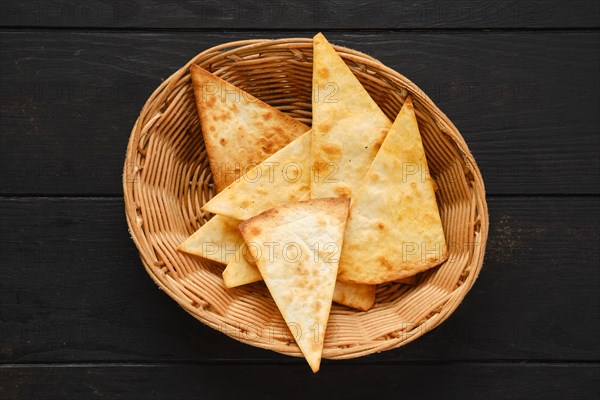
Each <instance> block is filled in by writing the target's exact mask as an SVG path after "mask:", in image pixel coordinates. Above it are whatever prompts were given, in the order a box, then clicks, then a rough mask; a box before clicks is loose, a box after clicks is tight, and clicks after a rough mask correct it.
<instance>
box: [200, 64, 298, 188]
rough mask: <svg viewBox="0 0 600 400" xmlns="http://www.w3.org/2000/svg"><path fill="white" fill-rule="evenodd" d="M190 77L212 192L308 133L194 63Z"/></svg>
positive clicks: (280, 113)
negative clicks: (213, 184)
mask: <svg viewBox="0 0 600 400" xmlns="http://www.w3.org/2000/svg"><path fill="white" fill-rule="evenodd" d="M190 74H191V76H192V81H193V84H194V95H195V97H196V104H197V107H198V114H199V116H200V122H201V125H202V135H203V136H204V143H205V145H206V151H207V153H208V159H209V162H210V168H211V171H212V174H213V179H214V181H215V185H216V187H217V191H221V190H223V189H225V188H226V187H227V186H228V185H229V184H230V183H232V182H233V181H234V180H235V179H236V178H237V177H239V176H240V175H241V174H242V173H243V172H244V171H245V167H246V166H248V165H251V166H254V165H256V164H258V163H260V162H261V161H263V160H264V159H265V158H267V157H268V156H270V155H271V154H273V153H275V152H276V151H277V150H279V149H281V148H282V147H283V146H285V145H286V144H288V143H289V142H291V141H292V140H294V139H295V138H297V137H298V136H300V135H301V134H303V133H304V132H306V131H308V129H309V128H308V127H307V126H306V125H304V124H302V123H301V122H299V121H296V120H295V119H294V118H292V117H290V116H288V115H286V114H284V113H282V112H281V111H279V110H277V109H276V108H274V107H271V106H270V105H268V104H266V103H264V102H262V101H260V100H259V99H257V98H256V97H254V96H252V95H250V94H249V93H246V92H245V91H243V90H241V89H239V88H237V87H235V86H233V85H232V84H230V83H228V82H226V81H224V80H223V79H221V78H219V77H217V76H215V75H213V74H211V73H210V72H208V71H206V70H204V69H202V68H200V67H199V66H197V65H192V66H191V67H190Z"/></svg>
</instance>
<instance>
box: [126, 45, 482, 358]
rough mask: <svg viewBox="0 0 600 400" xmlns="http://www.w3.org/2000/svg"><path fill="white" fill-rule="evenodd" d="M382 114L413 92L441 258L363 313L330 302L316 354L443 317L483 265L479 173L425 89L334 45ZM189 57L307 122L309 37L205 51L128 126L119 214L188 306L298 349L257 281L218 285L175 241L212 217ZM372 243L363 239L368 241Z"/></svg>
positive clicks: (383, 290) (232, 332)
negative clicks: (441, 233) (440, 231)
mask: <svg viewBox="0 0 600 400" xmlns="http://www.w3.org/2000/svg"><path fill="white" fill-rule="evenodd" d="M334 48H335V49H336V51H337V52H338V53H339V54H340V56H341V57H342V58H343V59H344V60H345V62H346V63H347V64H348V66H349V67H350V68H351V69H352V71H353V72H354V73H355V75H356V76H357V77H358V79H359V80H360V81H361V83H362V84H363V85H364V87H365V88H366V89H367V91H368V92H369V93H370V94H371V96H372V97H373V99H374V100H375V101H376V102H377V104H378V105H379V106H380V107H381V109H382V110H383V112H384V113H385V114H386V115H387V116H388V118H390V120H392V121H393V120H394V119H395V117H396V115H397V114H398V112H399V111H400V108H401V106H402V103H403V101H404V99H405V98H406V96H407V95H408V94H410V95H411V96H412V98H413V101H414V105H415V112H416V115H417V118H418V122H419V128H420V131H421V135H422V138H423V143H424V147H425V151H426V155H427V159H428V164H429V168H430V173H431V176H432V177H433V179H434V180H435V182H436V183H437V186H438V188H439V191H438V192H437V196H438V202H439V206H440V214H441V218H442V223H443V225H444V230H445V233H446V241H447V244H448V254H449V259H448V261H446V262H445V263H444V264H442V265H441V266H439V267H437V268H433V269H432V270H429V271H426V272H425V273H423V274H421V275H420V276H419V283H418V285H416V286H408V285H403V284H399V283H388V284H384V285H379V286H378V291H377V303H376V304H375V307H374V308H372V309H371V310H369V311H367V312H361V311H356V310H352V309H349V308H347V307H344V306H341V305H338V304H335V303H334V304H333V306H332V309H331V315H330V319H329V324H328V328H327V334H326V339H325V347H324V350H323V357H324V358H330V359H344V358H352V357H359V356H363V355H367V354H371V353H374V352H379V351H382V350H388V349H392V348H395V347H398V346H401V345H403V344H406V343H408V342H410V341H412V340H415V339H416V338H418V337H420V336H421V335H423V334H424V333H426V332H427V331H429V330H431V329H433V328H434V327H436V326H437V325H439V324H440V323H441V322H442V321H444V320H445V319H446V318H448V316H450V314H452V312H453V311H454V310H455V309H456V307H458V305H459V304H460V302H461V301H462V300H463V298H464V297H465V295H466V294H467V292H468V291H469V289H470V288H471V287H472V285H473V283H474V282H475V279H476V278H477V275H478V274H479V271H480V269H481V266H482V263H483V255H484V252H485V245H486V240H487V234H488V210H487V204H486V200H485V189H484V185H483V180H482V177H481V174H480V172H479V169H478V168H477V165H476V163H475V161H474V159H473V157H472V155H471V153H470V152H469V149H468V148H467V145H466V144H465V142H464V140H463V138H462V136H461V135H460V133H459V132H458V130H457V129H456V127H455V126H454V125H453V124H452V122H450V121H449V120H448V118H447V117H446V116H445V115H444V114H443V113H442V112H441V111H440V110H439V109H438V108H437V107H436V106H435V104H433V102H432V101H431V100H430V99H429V97H427V95H426V94H425V93H423V91H421V90H420V89H419V88H418V87H417V86H416V85H414V84H413V83H412V82H411V81H409V80H408V79H406V78H405V77H404V76H402V75H400V74H399V73H397V72H396V71H394V70H392V69H390V68H388V67H386V66H384V65H383V64H382V63H381V62H379V61H377V60H375V59H373V58H372V57H369V56H367V55H365V54H363V53H360V52H357V51H354V50H350V49H347V48H344V47H339V46H334ZM192 63H195V64H198V65H200V66H201V67H203V68H205V69H207V70H209V71H211V72H213V73H214V74H216V75H218V76H220V77H221V78H223V79H225V80H227V81H229V82H231V83H233V84H234V85H236V86H238V87H240V88H241V89H243V90H245V91H247V92H249V93H251V94H252V95H254V96H256V97H258V98H260V99H261V100H264V101H265V102H267V103H269V104H271V105H273V106H275V107H277V108H278V109H279V110H281V111H284V112H286V113H288V114H289V115H291V116H293V117H294V118H297V119H298V120H300V121H302V122H304V123H305V124H308V125H310V123H311V88H312V39H305V38H294V39H280V40H246V41H238V42H231V43H226V44H223V45H220V46H216V47H213V48H211V49H208V50H206V51H204V52H202V53H200V54H199V55H197V56H196V57H194V58H193V59H192V60H191V61H190V62H188V64H186V65H185V66H183V67H182V68H181V69H180V70H179V71H177V72H176V73H174V74H173V75H172V76H171V77H170V78H168V79H167V80H166V81H164V82H163V84H161V85H160V87H158V89H156V91H155V92H154V93H153V94H152V95H151V96H150V98H149V99H148V101H147V102H146V104H145V105H144V107H143V109H142V111H141V114H140V116H139V118H138V120H137V122H136V124H135V126H134V128H133V131H132V133H131V137H130V140H129V145H128V148H127V157H126V162H125V168H124V176H123V187H124V196H125V206H126V215H127V222H128V225H129V230H130V233H131V236H132V238H133V240H134V242H135V244H136V245H137V248H138V250H139V252H140V256H141V259H142V262H143V264H144V267H145V268H146V271H147V272H148V274H149V275H150V276H151V277H152V279H153V280H154V281H155V282H156V283H157V284H158V285H159V286H160V288H161V289H162V290H164V291H165V292H166V293H167V294H169V296H171V297H172V298H173V299H174V300H175V301H177V302H178V303H179V304H180V305H181V306H182V307H183V308H184V309H185V310H186V311H187V312H189V313H190V314H191V315H192V316H194V317H195V318H197V319H198V320H200V321H201V322H203V323H204V324H206V325H208V326H210V327H212V328H214V329H217V330H219V331H221V332H223V333H225V334H226V335H228V336H231V337H233V338H235V339H237V340H239V341H241V342H244V343H248V344H250V345H253V346H258V347H262V348H266V349H270V350H274V351H277V352H280V353H283V354H287V355H292V356H301V353H300V351H299V349H298V347H297V345H296V343H295V341H294V339H293V337H292V334H291V333H290V330H289V329H288V328H287V326H286V325H285V323H284V321H283V318H282V317H281V314H280V312H279V310H278V309H277V306H276V305H275V303H274V301H273V300H272V298H271V296H270V294H269V292H268V290H267V288H266V286H265V285H264V284H263V283H262V282H259V283H254V284H251V285H246V286H242V287H238V288H234V289H226V288H225V286H224V284H223V280H222V277H221V273H222V270H223V266H220V265H218V264H215V263H212V262H209V261H206V260H203V259H201V258H199V257H194V256H189V255H186V254H183V253H180V252H177V251H176V247H177V246H178V245H179V244H180V243H181V242H182V241H183V240H185V239H186V238H187V237H188V236H189V235H191V234H192V233H193V232H195V231H196V230H197V229H198V228H199V227H200V226H202V225H203V224H204V223H205V222H206V221H207V220H208V219H210V217H211V215H209V214H208V213H205V212H203V211H202V210H201V209H200V207H201V206H202V205H203V204H204V203H206V202H207V201H208V200H209V199H210V198H211V197H212V196H213V195H214V194H215V189H214V185H213V183H212V177H211V172H210V168H209V163H208V158H207V154H206V150H205V148H204V142H203V139H202V135H201V126H200V122H199V119H198V115H197V112H196V104H195V100H194V93H193V89H192V82H191V78H190V75H189V67H190V65H191V64H192ZM369 245H370V246H376V245H377V244H375V243H365V246H369Z"/></svg>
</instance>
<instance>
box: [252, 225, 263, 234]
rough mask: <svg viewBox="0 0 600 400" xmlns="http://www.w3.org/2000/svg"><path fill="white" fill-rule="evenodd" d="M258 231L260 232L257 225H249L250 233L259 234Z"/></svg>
mask: <svg viewBox="0 0 600 400" xmlns="http://www.w3.org/2000/svg"><path fill="white" fill-rule="evenodd" d="M260 233H261V230H260V228H259V227H258V226H251V227H250V234H251V235H253V236H257V235H260Z"/></svg>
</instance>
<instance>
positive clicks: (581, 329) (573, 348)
mask: <svg viewBox="0 0 600 400" xmlns="http://www.w3.org/2000/svg"><path fill="white" fill-rule="evenodd" d="M489 207H490V210H491V233H490V240H489V243H488V251H487V255H486V260H485V264H484V269H483V271H482V273H481V275H480V277H479V279H478V281H477V283H476V284H475V286H474V288H473V289H472V291H471V293H469V295H468V296H467V298H466V299H465V301H464V302H463V304H462V305H461V306H460V307H459V308H458V309H457V311H456V312H455V313H454V314H453V315H452V316H451V318H450V319H449V320H447V321H446V322H445V323H444V324H442V325H441V326H440V327H439V328H437V329H435V330H434V331H432V332H430V333H428V334H427V335H425V336H424V337H422V338H420V339H419V340H417V341H415V342H413V343H411V344H409V345H407V346H404V347H402V348H400V349H397V350H392V351H387V352H383V353H380V354H377V355H373V356H370V357H366V358H360V359H357V360H354V361H349V362H351V363H352V362H357V363H381V362H389V361H411V360H421V361H424V360H598V359H599V357H600V349H599V348H598V339H597V338H598V337H599V335H600V321H599V320H598V318H596V317H595V316H597V315H598V313H599V312H600V293H599V292H598V288H597V283H598V281H599V279H600V271H599V269H598V267H597V265H598V263H599V261H600V249H599V247H600V244H599V243H600V240H599V238H600V226H599V222H598V221H599V220H600V204H599V202H598V198H597V197H583V198H581V197H580V198H552V197H542V198H494V199H490V201H489ZM0 210H2V211H1V213H0V261H1V262H0V265H1V267H0V268H1V269H0V276H1V279H0V320H1V321H2V323H1V324H0V329H1V330H0V340H1V343H0V359H1V361H3V362H11V363H28V362H76V361H85V362H94V361H107V362H108V361H110V362H115V361H122V362H145V361H152V362H160V361H163V362H173V361H186V362H188V361H189V362H212V361H215V360H225V361H234V360H240V361H242V362H249V361H251V360H263V361H264V360H271V361H278V362H286V363H294V364H303V361H302V360H300V359H290V358H288V357H284V356H281V355H279V354H276V353H272V352H269V351H266V350H260V349H256V348H253V347H250V346H247V345H243V344H241V343H238V342H236V341H235V340H233V339H230V338H228V337H226V336H225V335H223V334H221V333H219V332H217V331H213V330H212V329H209V328H206V327H205V326H203V325H202V324H200V323H199V322H197V321H196V320H195V319H194V318H192V317H191V316H189V315H188V314H187V313H185V312H184V311H183V310H182V309H180V308H179V307H178V306H177V304H176V303H175V302H174V301H172V300H171V299H170V298H169V297H168V296H167V295H165V294H164V293H161V292H160V291H159V290H158V289H157V288H156V286H155V285H154V283H153V282H152V281H151V279H150V278H149V277H148V276H147V274H146V272H145V270H144V268H143V267H142V265H141V262H140V261H139V259H138V256H137V253H136V250H135V247H134V245H133V243H132V242H131V240H130V238H129V237H128V233H127V228H126V224H125V218H124V212H123V204H122V200H121V199H94V198H86V199H76V198H10V199H6V198H5V199H0Z"/></svg>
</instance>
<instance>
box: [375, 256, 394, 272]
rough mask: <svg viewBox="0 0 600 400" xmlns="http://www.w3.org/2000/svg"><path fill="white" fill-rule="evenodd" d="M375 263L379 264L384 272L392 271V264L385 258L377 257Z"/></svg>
mask: <svg viewBox="0 0 600 400" xmlns="http://www.w3.org/2000/svg"><path fill="white" fill-rule="evenodd" d="M377 261H378V262H379V265H381V266H382V267H384V268H385V269H386V270H388V271H391V270H393V269H394V264H392V263H391V262H390V261H389V260H388V259H387V258H385V257H384V256H379V257H377Z"/></svg>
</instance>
